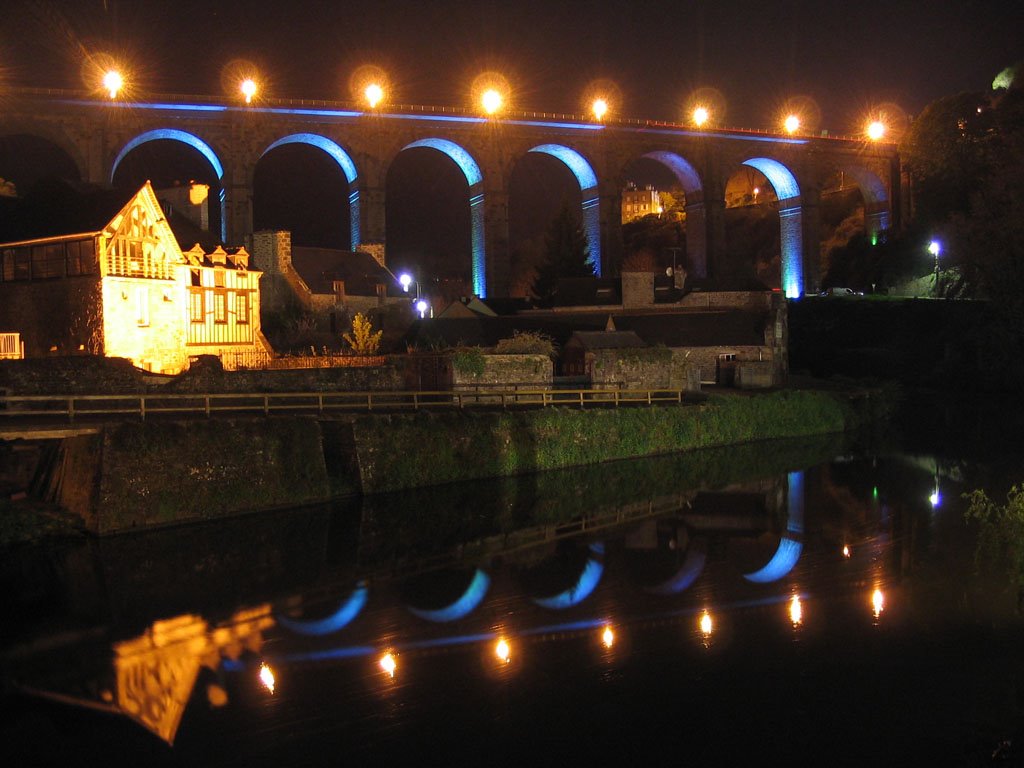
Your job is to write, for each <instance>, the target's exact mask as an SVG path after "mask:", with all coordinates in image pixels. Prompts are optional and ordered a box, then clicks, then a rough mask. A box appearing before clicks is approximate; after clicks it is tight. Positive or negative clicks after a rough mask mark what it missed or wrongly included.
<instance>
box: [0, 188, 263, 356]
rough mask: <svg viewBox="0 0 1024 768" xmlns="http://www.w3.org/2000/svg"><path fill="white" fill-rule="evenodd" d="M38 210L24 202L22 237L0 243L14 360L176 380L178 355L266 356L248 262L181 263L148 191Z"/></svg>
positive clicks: (205, 259) (207, 258)
mask: <svg viewBox="0 0 1024 768" xmlns="http://www.w3.org/2000/svg"><path fill="white" fill-rule="evenodd" d="M45 202H46V203H47V205H46V206H37V207H36V209H33V208H32V207H31V206H29V205H28V204H27V203H26V208H25V210H24V211H23V212H22V214H23V215H22V216H21V220H22V221H23V222H24V226H23V229H22V231H21V235H22V236H20V237H18V236H16V239H13V240H12V241H11V242H7V243H5V244H0V263H2V269H0V328H3V329H4V330H5V331H13V332H18V333H20V334H21V339H22V341H24V344H25V356H26V357H41V356H45V355H51V354H56V355H73V354H93V355H104V356H106V357H123V358H127V359H129V360H131V361H132V363H133V364H135V365H136V366H138V367H139V368H144V369H146V370H149V371H154V372H158V373H178V372H180V371H182V370H183V369H185V368H187V367H188V361H189V357H190V356H195V355H200V354H214V355H221V354H225V353H228V352H248V351H262V350H266V349H267V345H266V341H265V340H264V338H263V334H262V333H261V332H260V287H259V284H260V276H261V273H260V272H259V271H255V270H250V269H249V254H248V253H246V251H245V249H244V248H239V249H237V250H235V251H233V252H227V251H225V250H224V249H223V248H220V247H218V248H216V249H215V250H214V251H213V252H212V253H205V252H204V251H203V249H202V248H200V247H199V246H198V245H197V246H195V247H194V248H192V249H191V250H189V251H186V252H184V253H183V252H182V250H181V247H180V246H179V245H178V242H177V240H176V239H175V236H174V233H173V232H172V231H171V227H170V224H169V222H168V220H167V217H166V216H165V214H164V211H163V210H162V208H161V206H160V203H159V202H158V201H157V198H156V195H155V193H154V192H153V189H152V187H151V186H150V185H149V182H147V183H146V184H145V185H143V187H142V188H141V189H140V190H139V191H138V192H136V193H135V194H134V195H132V196H131V198H130V199H128V200H127V202H125V200H124V198H123V196H120V197H118V196H115V195H112V194H108V193H97V194H94V195H91V196H86V195H75V196H70V195H69V196H68V197H67V199H61V194H60V193H56V194H54V195H53V196H52V197H51V199H48V200H47V201H45ZM43 208H46V210H43ZM19 223H21V222H19ZM5 234H8V235H9V234H10V233H9V232H5ZM5 239H6V238H5Z"/></svg>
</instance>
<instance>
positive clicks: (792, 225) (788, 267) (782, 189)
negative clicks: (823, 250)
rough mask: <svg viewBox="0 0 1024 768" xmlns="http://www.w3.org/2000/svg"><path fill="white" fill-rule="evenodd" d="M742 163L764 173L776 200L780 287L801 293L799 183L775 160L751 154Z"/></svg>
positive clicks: (790, 295) (789, 295)
mask: <svg viewBox="0 0 1024 768" xmlns="http://www.w3.org/2000/svg"><path fill="white" fill-rule="evenodd" d="M742 164H743V165H746V166H750V167H751V168H755V169H756V170H758V171H760V172H761V173H763V174H764V175H765V177H766V178H767V179H768V183H769V184H771V185H772V188H773V189H774V190H775V195H776V197H778V199H779V243H780V246H781V250H782V254H781V257H782V290H783V291H784V292H785V294H786V297H787V298H790V299H796V298H799V297H800V296H802V295H803V293H804V265H803V252H804V249H803V211H802V208H801V201H800V185H799V183H797V180H796V177H795V176H794V175H793V172H792V171H791V170H789V168H787V167H786V166H785V165H783V164H782V163H780V162H779V161H778V160H773V159H771V158H769V157H752V158H750V159H748V160H744V161H743V163H742Z"/></svg>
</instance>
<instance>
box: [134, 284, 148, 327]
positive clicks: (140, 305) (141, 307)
mask: <svg viewBox="0 0 1024 768" xmlns="http://www.w3.org/2000/svg"><path fill="white" fill-rule="evenodd" d="M135 308H136V309H135V313H136V322H137V323H138V324H139V327H140V328H141V327H143V326H147V325H149V288H147V287H146V286H144V285H140V286H137V287H136V288H135Z"/></svg>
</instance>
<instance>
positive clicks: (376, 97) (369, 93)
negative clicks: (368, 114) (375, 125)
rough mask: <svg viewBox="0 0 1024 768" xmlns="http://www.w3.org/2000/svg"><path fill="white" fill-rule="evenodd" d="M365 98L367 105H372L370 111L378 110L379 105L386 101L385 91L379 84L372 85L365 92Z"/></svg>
mask: <svg viewBox="0 0 1024 768" xmlns="http://www.w3.org/2000/svg"><path fill="white" fill-rule="evenodd" d="M363 96H365V97H366V103H367V104H369V105H370V109H376V108H377V105H378V104H380V103H381V101H383V100H384V89H383V88H382V87H381V86H380V85H378V84H377V83H370V84H369V85H368V86H366V90H365V91H363Z"/></svg>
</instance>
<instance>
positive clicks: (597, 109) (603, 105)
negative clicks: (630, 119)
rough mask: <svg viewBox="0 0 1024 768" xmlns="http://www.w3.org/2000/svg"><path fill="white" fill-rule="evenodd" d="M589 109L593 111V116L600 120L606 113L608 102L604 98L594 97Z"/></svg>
mask: <svg viewBox="0 0 1024 768" xmlns="http://www.w3.org/2000/svg"><path fill="white" fill-rule="evenodd" d="M591 110H593V112H594V117H596V118H597V121H598V122H600V121H601V120H603V119H604V116H605V115H606V114H608V102H607V101H605V100H604V99H594V103H593V104H592V105H591Z"/></svg>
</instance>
